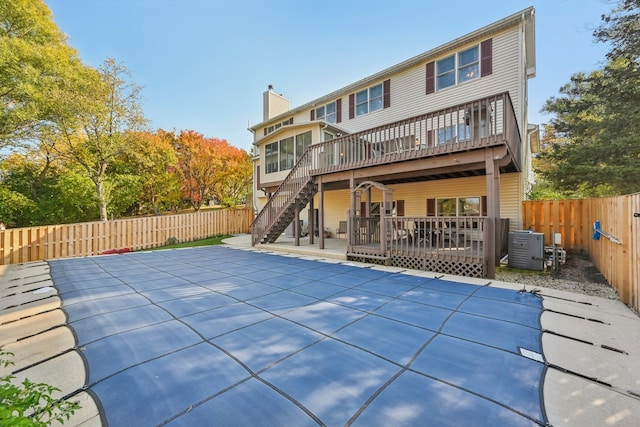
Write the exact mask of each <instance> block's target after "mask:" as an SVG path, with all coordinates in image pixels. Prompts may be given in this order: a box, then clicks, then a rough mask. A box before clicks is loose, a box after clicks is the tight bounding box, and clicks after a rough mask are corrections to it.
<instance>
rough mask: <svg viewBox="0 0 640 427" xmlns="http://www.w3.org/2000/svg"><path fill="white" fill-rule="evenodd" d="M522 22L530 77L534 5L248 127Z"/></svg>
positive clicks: (532, 72) (296, 110)
mask: <svg viewBox="0 0 640 427" xmlns="http://www.w3.org/2000/svg"><path fill="white" fill-rule="evenodd" d="M520 23H524V24H525V40H526V42H527V43H526V49H527V51H526V54H525V55H526V58H525V60H526V62H527V68H528V71H527V72H528V75H529V76H530V77H533V76H535V67H536V59H535V25H534V8H533V7H528V8H526V9H523V10H521V11H519V12H516V13H514V14H513V15H510V16H507V17H506V18H503V19H501V20H499V21H496V22H494V23H492V24H489V25H487V26H485V27H482V28H480V29H478V30H476V31H473V32H471V33H468V34H466V35H464V36H461V37H458V38H457V39H455V40H452V41H450V42H448V43H445V44H443V45H441V46H438V47H436V48H434V49H431V50H428V51H426V52H424V53H422V54H420V55H417V56H414V57H413V58H410V59H407V60H406V61H403V62H400V63H398V64H396V65H394V66H391V67H389V68H386V69H384V70H382V71H380V72H378V73H375V74H372V75H370V76H368V77H365V78H363V79H361V80H358V81H357V82H355V83H352V84H350V85H348V86H345V87H343V88H340V89H338V90H336V91H334V92H331V93H329V94H327V95H324V96H321V97H320V98H317V99H314V100H313V101H310V102H307V103H305V104H302V105H300V106H298V107H295V108H293V109H291V110H288V111H287V112H285V113H282V114H280V115H278V116H274V117H272V118H271V119H269V120H266V121H263V122H261V123H257V124H255V125H253V126H251V127H250V128H249V129H251V130H254V131H255V130H257V129H259V128H262V127H264V126H265V125H268V124H269V123H271V122H277V121H278V120H282V119H283V118H284V117H286V116H290V115H291V114H296V113H299V112H302V111H305V110H308V109H309V108H312V107H314V106H315V105H316V104H322V103H325V102H328V101H331V100H332V99H334V98H338V97H342V96H344V95H348V94H350V93H352V92H353V91H355V90H357V89H358V88H361V87H363V86H368V85H370V84H372V83H375V82H378V81H380V80H383V79H384V78H386V77H388V76H391V75H393V74H396V73H398V72H400V71H403V70H406V69H408V68H411V67H414V66H415V65H418V64H421V63H424V62H428V61H429V60H431V59H435V58H437V57H438V56H440V55H442V54H443V53H446V52H449V51H451V50H455V49H457V48H458V47H460V46H463V45H466V44H468V43H471V42H473V41H475V40H479V39H482V38H484V37H486V36H488V35H490V34H494V33H497V32H500V31H502V30H504V29H506V28H511V27H513V26H516V25H518V24H520Z"/></svg>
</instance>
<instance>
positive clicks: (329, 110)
mask: <svg viewBox="0 0 640 427" xmlns="http://www.w3.org/2000/svg"><path fill="white" fill-rule="evenodd" d="M315 119H316V120H324V121H325V122H327V123H336V122H337V115H336V103H335V102H331V103H329V104H327V105H323V106H322V107H318V108H316V113H315Z"/></svg>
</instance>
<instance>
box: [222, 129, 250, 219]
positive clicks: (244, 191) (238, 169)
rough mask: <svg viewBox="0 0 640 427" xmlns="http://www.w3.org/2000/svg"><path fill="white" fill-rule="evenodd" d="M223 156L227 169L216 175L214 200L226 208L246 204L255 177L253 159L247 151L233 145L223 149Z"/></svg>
mask: <svg viewBox="0 0 640 427" xmlns="http://www.w3.org/2000/svg"><path fill="white" fill-rule="evenodd" d="M224 142H225V143H226V141H224ZM221 156H222V160H223V163H224V165H225V167H224V168H222V169H220V170H219V171H218V174H217V175H216V182H215V184H214V186H213V196H214V198H215V199H216V200H217V201H218V203H220V204H221V205H223V206H226V207H231V206H236V205H238V204H240V203H245V202H246V200H247V198H248V196H249V192H250V191H251V179H252V176H253V163H252V161H251V157H250V156H249V154H248V153H247V152H246V151H244V150H242V149H240V148H236V147H233V146H231V145H227V146H226V147H224V146H223V147H221Z"/></svg>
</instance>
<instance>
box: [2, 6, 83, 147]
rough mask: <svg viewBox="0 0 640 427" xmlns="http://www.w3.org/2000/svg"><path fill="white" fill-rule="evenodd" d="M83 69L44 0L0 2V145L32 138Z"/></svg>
mask: <svg viewBox="0 0 640 427" xmlns="http://www.w3.org/2000/svg"><path fill="white" fill-rule="evenodd" d="M83 69H84V66H83V65H82V64H81V62H80V60H79V59H78V56H77V52H76V51H75V50H74V49H72V48H71V47H69V46H68V45H67V40H66V36H65V35H64V34H63V33H62V32H61V31H60V30H59V28H58V27H57V26H56V25H55V23H54V22H53V18H52V14H51V11H50V10H49V8H48V7H47V6H46V5H45V4H44V2H43V1H42V0H2V1H0V148H2V147H6V146H8V145H14V144H17V143H18V142H19V141H25V140H29V139H31V138H33V136H34V133H37V132H38V130H39V128H40V127H41V126H42V125H44V124H46V123H47V122H48V121H49V120H50V116H51V112H52V109H55V108H56V107H55V106H54V105H53V99H52V97H51V96H50V95H51V92H52V91H55V90H58V89H60V88H62V87H69V86H72V85H73V84H74V82H76V81H77V75H78V73H80V72H81V70H83ZM57 101H58V102H64V100H63V99H58V100H57Z"/></svg>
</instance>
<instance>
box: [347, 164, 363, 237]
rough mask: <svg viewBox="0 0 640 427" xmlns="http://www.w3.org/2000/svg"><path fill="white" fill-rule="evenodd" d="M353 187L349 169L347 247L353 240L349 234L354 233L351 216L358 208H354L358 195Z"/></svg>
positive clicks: (353, 179)
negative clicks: (349, 201) (349, 196)
mask: <svg viewBox="0 0 640 427" xmlns="http://www.w3.org/2000/svg"><path fill="white" fill-rule="evenodd" d="M355 188H356V180H355V178H354V176H353V171H351V177H349V189H350V193H351V209H349V212H348V213H347V248H350V247H351V245H352V244H353V240H352V238H351V236H352V235H355V232H354V230H353V225H354V220H353V217H354V216H355V214H356V212H357V210H358V208H356V203H357V199H358V197H357V194H356V192H355ZM361 216H362V214H361Z"/></svg>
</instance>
